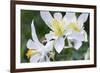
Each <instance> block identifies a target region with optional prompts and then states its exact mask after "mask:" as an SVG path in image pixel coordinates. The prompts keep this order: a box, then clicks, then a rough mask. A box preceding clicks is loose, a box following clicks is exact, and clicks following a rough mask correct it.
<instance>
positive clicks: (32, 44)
mask: <svg viewBox="0 0 100 73" xmlns="http://www.w3.org/2000/svg"><path fill="white" fill-rule="evenodd" d="M26 46H27V48H29V49H36V50H38V51H39V50H41V49H42V48H43V45H42V44H40V43H37V42H35V41H32V40H31V39H29V40H28V42H27V45H26Z"/></svg>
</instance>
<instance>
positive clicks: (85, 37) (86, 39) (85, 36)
mask: <svg viewBox="0 0 100 73" xmlns="http://www.w3.org/2000/svg"><path fill="white" fill-rule="evenodd" d="M84 41H85V42H88V36H87V32H86V31H85V30H84Z"/></svg>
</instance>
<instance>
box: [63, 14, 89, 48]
mask: <svg viewBox="0 0 100 73" xmlns="http://www.w3.org/2000/svg"><path fill="white" fill-rule="evenodd" d="M64 18H65V19H64V20H65V21H66V23H67V24H68V25H67V29H68V30H67V31H68V32H70V34H69V35H67V38H68V39H69V40H70V41H71V42H73V43H74V48H75V49H79V48H80V47H81V45H82V41H85V42H87V41H88V40H87V33H86V31H85V30H84V23H85V22H86V21H87V18H88V13H82V14H81V15H80V16H79V17H78V18H77V17H76V15H75V13H66V14H65V17H64Z"/></svg>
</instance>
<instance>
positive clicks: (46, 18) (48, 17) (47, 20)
mask: <svg viewBox="0 0 100 73" xmlns="http://www.w3.org/2000/svg"><path fill="white" fill-rule="evenodd" d="M40 15H41V18H42V19H43V21H44V22H45V23H46V25H47V26H48V27H49V28H51V22H52V20H53V17H52V16H51V14H50V13H49V12H48V11H40ZM51 29H52V28H51Z"/></svg>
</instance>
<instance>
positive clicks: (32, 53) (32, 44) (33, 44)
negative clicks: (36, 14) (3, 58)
mask: <svg viewBox="0 0 100 73" xmlns="http://www.w3.org/2000/svg"><path fill="white" fill-rule="evenodd" d="M31 29H32V39H29V40H28V42H27V45H26V46H27V48H28V49H29V50H28V51H27V53H26V56H27V57H28V58H30V62H43V61H50V60H49V57H48V53H49V52H50V51H51V50H52V48H53V41H50V42H48V43H47V44H46V45H43V44H42V43H40V42H39V40H38V37H37V35H36V31H35V26H34V21H32V23H31Z"/></svg>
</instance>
